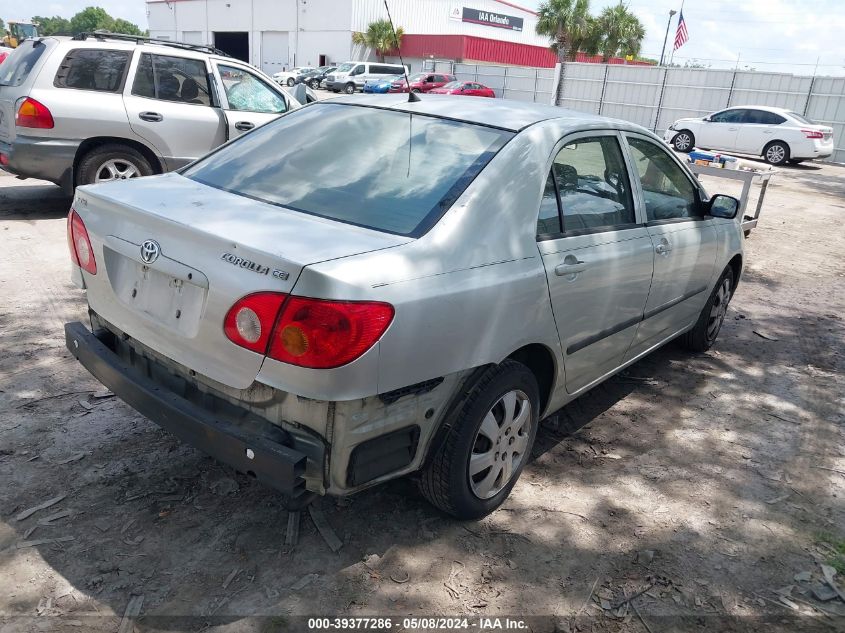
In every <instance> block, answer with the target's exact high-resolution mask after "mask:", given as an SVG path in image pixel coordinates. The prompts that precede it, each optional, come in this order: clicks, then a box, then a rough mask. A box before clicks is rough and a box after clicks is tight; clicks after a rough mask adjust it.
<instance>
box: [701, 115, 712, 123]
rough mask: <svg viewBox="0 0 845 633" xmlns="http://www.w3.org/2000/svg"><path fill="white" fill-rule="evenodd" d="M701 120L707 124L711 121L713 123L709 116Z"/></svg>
mask: <svg viewBox="0 0 845 633" xmlns="http://www.w3.org/2000/svg"><path fill="white" fill-rule="evenodd" d="M701 120H702V121H704V122H705V123H710V121H712V120H713V119H711V118H710V117H709V116H706V117H704V118H703V119H701Z"/></svg>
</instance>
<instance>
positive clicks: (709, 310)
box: [681, 266, 734, 352]
mask: <svg viewBox="0 0 845 633" xmlns="http://www.w3.org/2000/svg"><path fill="white" fill-rule="evenodd" d="M733 288H734V275H733V270H731V267H730V266H728V267H727V268H726V269H725V272H723V273H722V276H721V277H719V281H718V283H717V284H716V287H715V288H713V292H711V293H710V298H709V299H708V300H707V303H706V304H705V305H704V308H702V310H701V313H700V314H699V315H698V321H697V322H696V324H695V327H693V328H692V329H691V330H690V331H689V332H687V333H686V334H684V335H683V337H682V339H681V342H682V343H683V344H684V346H685V347H686V348H687V349H690V350H692V351H693V352H706V351H707V350H708V349H710V348H711V347H713V344H714V343H715V342H716V337H717V336H719V331H720V330H721V329H722V323H724V321H725V315H726V314H727V312H728V304H729V303H730V300H731V297H732V296H733Z"/></svg>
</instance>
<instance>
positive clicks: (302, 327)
mask: <svg viewBox="0 0 845 633" xmlns="http://www.w3.org/2000/svg"><path fill="white" fill-rule="evenodd" d="M393 314H394V310H393V306H392V305H390V304H388V303H380V302H374V301H329V300H325V299H310V298H308V297H294V296H286V295H284V294H281V293H274V292H260V293H256V294H253V295H247V296H246V297H244V298H243V299H240V300H239V301H238V302H237V303H235V305H233V306H232V307H231V309H230V310H229V312H228V313H227V314H226V318H225V320H224V326H223V329H224V331H225V333H226V336H227V337H228V338H229V340H231V341H232V342H233V343H235V344H237V345H240V346H241V347H246V348H247V349H251V350H252V351H254V352H259V353H262V354H266V355H267V356H269V357H270V358H273V359H275V360H278V361H281V362H283V363H289V364H291V365H299V366H300V367H310V368H314V369H330V368H332V367H340V366H341V365H346V364H347V363H351V362H352V361H353V360H355V359H356V358H359V357H360V356H361V355H363V354H364V352H366V351H367V350H368V349H370V348H371V347H372V346H373V345H374V344H375V343H376V341H378V340H379V338H381V335H382V334H384V331H385V330H386V329H387V327H388V326H389V325H390V322H391V321H392V320H393ZM271 331H272V334H271Z"/></svg>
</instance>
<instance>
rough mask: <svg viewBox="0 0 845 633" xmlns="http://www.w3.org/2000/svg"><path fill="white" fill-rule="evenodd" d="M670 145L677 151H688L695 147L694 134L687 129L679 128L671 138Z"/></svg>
mask: <svg viewBox="0 0 845 633" xmlns="http://www.w3.org/2000/svg"><path fill="white" fill-rule="evenodd" d="M672 147H674V148H675V149H676V150H678V151H679V152H684V153H689V152H691V151H692V148H693V147H695V135H694V134H693V133H692V132H690V131H689V130H681V131H680V132H678V133H677V134H675V138H673V139H672Z"/></svg>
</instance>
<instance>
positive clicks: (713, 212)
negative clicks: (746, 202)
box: [706, 193, 739, 220]
mask: <svg viewBox="0 0 845 633" xmlns="http://www.w3.org/2000/svg"><path fill="white" fill-rule="evenodd" d="M706 204H707V215H710V216H713V217H714V218H725V219H726V220H733V219H734V218H735V217H736V214H737V213H739V200H737V199H736V198H734V197H733V196H726V195H724V194H722V193H717V194H716V195H714V196H713V197H711V198H710V200H708V201H707V203H706Z"/></svg>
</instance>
